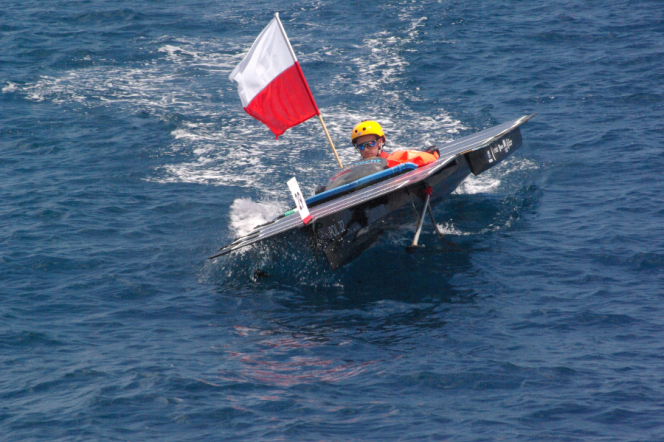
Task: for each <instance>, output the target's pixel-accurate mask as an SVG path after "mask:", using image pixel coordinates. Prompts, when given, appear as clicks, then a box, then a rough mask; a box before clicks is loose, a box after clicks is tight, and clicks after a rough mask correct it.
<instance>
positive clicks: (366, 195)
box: [210, 115, 534, 259]
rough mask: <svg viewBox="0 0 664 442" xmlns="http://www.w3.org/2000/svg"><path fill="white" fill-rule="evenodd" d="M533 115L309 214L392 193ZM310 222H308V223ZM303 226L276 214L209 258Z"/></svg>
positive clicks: (457, 142)
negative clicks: (267, 221) (276, 216)
mask: <svg viewBox="0 0 664 442" xmlns="http://www.w3.org/2000/svg"><path fill="white" fill-rule="evenodd" d="M533 116H534V115H527V116H524V117H521V118H517V119H516V120H512V121H509V122H507V123H503V124H500V125H498V126H494V127H491V128H489V129H485V130H483V131H481V132H477V133H475V134H472V135H469V136H467V137H463V138H460V139H458V140H455V141H451V142H449V143H447V144H445V145H444V146H442V147H441V148H440V149H439V150H440V158H439V159H438V160H436V161H434V162H433V163H429V164H427V165H425V166H422V167H420V168H418V169H416V170H413V171H411V172H408V173H405V174H402V175H399V176H397V177H395V178H391V179H389V180H386V181H382V182H380V183H377V184H374V185H372V186H369V187H366V188H364V189H362V190H358V191H357V192H354V193H351V194H349V195H346V196H342V197H339V198H337V199H334V200H332V201H328V202H326V203H323V204H321V205H319V206H316V207H313V208H312V209H310V211H309V214H310V215H311V216H312V217H313V219H314V220H316V219H320V218H324V217H326V216H329V215H332V214H334V213H337V212H340V211H342V210H346V209H349V208H351V207H355V206H358V205H360V204H362V203H365V202H367V201H370V200H372V199H374V198H377V197H380V196H383V195H386V194H388V193H391V192H394V191H395V190H398V189H400V188H402V187H404V186H410V185H412V184H415V183H418V182H420V181H423V180H425V179H427V178H428V177H429V176H431V175H433V174H434V173H436V172H438V171H439V170H440V169H442V168H443V167H445V166H446V165H447V164H449V163H450V162H452V161H453V160H454V159H455V157H456V156H457V155H459V154H463V153H467V152H470V151H473V150H477V149H482V148H484V147H487V146H489V145H490V144H491V143H492V142H494V141H495V140H498V139H500V138H501V137H503V136H504V135H505V134H507V133H509V132H511V131H512V130H514V129H516V128H518V127H519V126H521V125H522V124H524V123H525V122H527V121H528V120H529V119H531V118H532V117H533ZM312 223H313V221H310V222H309V225H311V224H312ZM299 227H305V226H304V224H303V223H302V219H301V218H300V216H299V214H298V213H293V214H291V215H289V216H286V217H280V218H277V219H275V220H274V221H271V222H269V223H267V224H264V225H262V226H258V227H256V228H255V229H254V230H253V231H252V232H251V233H249V234H248V235H246V236H243V237H240V238H238V239H236V240H235V241H234V242H232V243H231V244H228V245H227V246H224V247H222V248H221V249H219V253H217V254H216V255H214V256H211V257H210V259H212V258H216V257H218V256H222V255H226V254H228V253H230V252H232V251H234V250H237V249H240V248H242V247H245V246H248V245H251V244H254V243H257V242H260V241H263V240H265V239H267V238H270V237H273V236H275V235H279V234H281V233H284V232H287V231H289V230H291V229H295V228H299Z"/></svg>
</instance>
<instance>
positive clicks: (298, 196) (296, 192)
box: [288, 177, 312, 224]
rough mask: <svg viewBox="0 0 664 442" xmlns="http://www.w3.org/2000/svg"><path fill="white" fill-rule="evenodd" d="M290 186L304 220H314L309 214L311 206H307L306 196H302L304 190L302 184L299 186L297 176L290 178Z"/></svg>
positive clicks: (304, 221) (306, 222)
mask: <svg viewBox="0 0 664 442" xmlns="http://www.w3.org/2000/svg"><path fill="white" fill-rule="evenodd" d="M288 188H289V189H290V191H291V194H292V195H293V199H294V200H295V205H296V206H297V211H298V212H300V217H301V218H302V222H303V223H305V224H309V222H310V221H311V220H312V217H311V215H309V208H308V207H307V203H306V201H304V197H303V196H302V192H301V191H300V186H298V184H297V180H296V179H295V177H293V178H291V179H290V180H288Z"/></svg>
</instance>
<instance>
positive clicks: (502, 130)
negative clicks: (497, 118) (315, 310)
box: [210, 115, 534, 270]
mask: <svg viewBox="0 0 664 442" xmlns="http://www.w3.org/2000/svg"><path fill="white" fill-rule="evenodd" d="M533 116H534V115H527V116H523V117H521V118H517V119H516V120H513V121H509V122H507V123H503V124H500V125H498V126H495V127H491V128H489V129H485V130H483V131H481V132H478V133H475V134H473V135H469V136H466V137H463V138H460V139H458V140H455V141H452V142H449V143H447V144H445V145H443V146H442V147H440V148H438V149H436V151H437V152H438V154H439V158H438V159H437V160H435V161H433V162H430V163H428V164H425V165H422V166H419V167H418V166H417V165H415V164H414V163H411V162H405V163H402V164H398V165H396V166H394V167H387V164H384V163H380V162H378V163H375V164H372V167H367V160H365V161H360V162H358V163H355V164H353V165H351V166H350V167H347V168H345V169H344V171H347V173H345V174H344V175H347V176H353V179H354V181H351V182H348V180H345V181H343V180H342V181H341V182H337V180H331V182H330V183H328V185H327V187H326V189H325V190H324V191H323V192H321V193H318V194H316V195H314V196H312V197H310V198H309V199H307V200H306V206H307V208H308V209H309V215H310V217H311V219H310V220H309V219H307V220H306V224H305V223H304V222H303V220H302V218H301V217H300V216H299V215H298V213H297V210H291V211H289V212H286V213H285V214H283V215H281V216H279V217H277V218H276V219H274V220H272V221H271V222H269V223H267V224H263V225H261V226H257V227H256V228H254V230H253V231H252V232H250V233H249V234H248V235H246V236H242V237H240V238H238V239H236V240H235V241H234V242H233V243H231V244H229V245H227V246H225V247H222V248H221V249H220V250H219V253H217V254H216V255H214V256H212V257H211V258H210V259H212V258H216V257H218V256H222V255H226V254H229V253H231V252H233V251H235V250H238V249H241V248H243V247H246V246H249V245H252V244H255V243H258V242H260V241H264V240H267V239H269V238H275V237H277V236H279V235H282V234H284V233H285V232H288V231H291V230H297V231H298V232H300V233H301V234H303V235H304V236H305V238H304V239H305V240H308V241H309V244H310V245H311V246H312V248H313V249H314V250H318V251H322V252H323V253H324V255H325V256H326V258H327V261H328V263H329V265H330V268H331V269H332V270H335V269H337V268H339V267H341V266H343V265H345V264H347V263H349V262H350V261H352V260H353V259H355V258H357V257H358V256H359V255H360V254H361V253H362V252H363V251H364V250H366V249H367V248H368V247H369V246H371V244H373V243H374V242H375V241H376V240H377V239H378V237H379V236H380V235H381V234H382V233H383V232H384V231H385V230H386V229H387V228H390V227H391V226H393V225H395V224H396V225H401V224H404V223H405V222H408V219H409V218H412V209H410V206H411V205H413V206H417V205H419V206H420V207H421V209H420V213H419V215H418V217H417V227H416V231H415V235H414V239H413V242H412V244H411V245H410V246H408V247H407V249H408V250H413V249H415V248H417V247H421V246H419V245H418V241H419V236H420V232H421V231H422V226H423V224H424V219H425V217H426V214H427V213H428V214H429V216H430V217H431V220H432V222H433V225H434V228H435V229H436V232H437V233H438V234H439V235H441V233H440V232H438V231H437V227H436V222H435V220H434V219H433V212H432V211H431V205H432V204H436V203H438V202H440V201H442V200H443V199H444V198H446V197H447V196H448V195H450V194H451V193H452V192H453V191H454V190H455V189H456V188H457V187H458V186H459V185H460V184H461V183H462V182H463V181H464V180H465V179H466V178H467V177H468V176H469V175H470V174H471V173H472V174H474V175H479V174H480V173H482V172H485V171H487V170H488V169H490V168H492V167H494V166H495V165H496V164H498V163H500V162H501V161H503V160H504V159H505V158H507V157H508V156H510V155H512V154H513V153H514V152H515V151H516V150H517V149H518V148H519V147H520V146H521V145H522V138H521V131H520V126H521V125H523V124H524V123H526V122H527V121H528V120H530V119H531V118H532V117H533ZM429 150H431V149H429ZM383 161H384V160H383ZM377 169H378V171H376V170H377ZM342 173H343V172H342ZM363 174H365V175H366V176H361V175H363ZM339 175H341V174H337V175H335V177H336V176H339ZM333 178H334V177H333ZM409 215H410V216H409Z"/></svg>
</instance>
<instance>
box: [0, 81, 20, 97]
mask: <svg viewBox="0 0 664 442" xmlns="http://www.w3.org/2000/svg"><path fill="white" fill-rule="evenodd" d="M16 89H17V87H16V85H15V84H14V83H11V82H9V81H8V82H7V86H5V87H3V88H2V93H3V94H4V93H7V92H14V91H16Z"/></svg>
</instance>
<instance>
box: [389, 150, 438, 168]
mask: <svg viewBox="0 0 664 442" xmlns="http://www.w3.org/2000/svg"><path fill="white" fill-rule="evenodd" d="M439 156H440V155H438V152H434V153H433V154H430V153H429V152H421V151H419V150H397V151H395V152H392V153H391V154H389V155H388V157H387V167H394V166H396V165H399V164H403V163H414V164H415V165H417V167H420V166H424V165H425V164H429V163H433V162H434V161H436V160H437V159H438V157H439Z"/></svg>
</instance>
